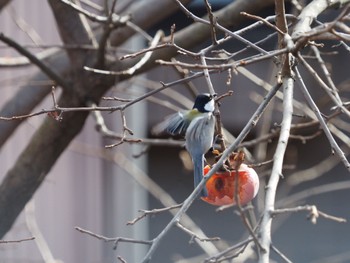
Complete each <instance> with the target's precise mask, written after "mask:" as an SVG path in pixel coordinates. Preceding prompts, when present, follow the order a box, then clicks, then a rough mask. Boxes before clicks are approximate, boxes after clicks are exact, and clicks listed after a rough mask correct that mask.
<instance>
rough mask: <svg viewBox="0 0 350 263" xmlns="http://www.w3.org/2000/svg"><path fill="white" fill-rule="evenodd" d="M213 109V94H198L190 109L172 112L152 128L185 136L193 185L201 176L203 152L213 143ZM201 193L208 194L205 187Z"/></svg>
mask: <svg viewBox="0 0 350 263" xmlns="http://www.w3.org/2000/svg"><path fill="white" fill-rule="evenodd" d="M214 109H215V102H214V96H213V95H210V94H207V93H204V94H199V95H198V96H197V97H196V99H195V102H194V105H193V108H192V110H189V111H186V112H178V113H176V114H173V115H171V116H169V117H168V118H167V119H166V120H165V121H163V122H162V123H160V124H158V125H157V126H156V127H155V128H154V129H153V133H154V134H160V133H163V132H166V133H168V134H170V135H173V136H175V135H180V136H185V139H186V144H185V145H186V149H187V151H188V152H189V153H190V155H191V158H192V162H193V169H194V186H195V187H196V186H197V185H198V184H199V183H200V182H201V180H202V178H203V167H204V154H206V153H207V151H208V150H209V149H210V148H211V147H212V145H213V139H214V132H215V116H214V115H213V112H214ZM201 195H202V197H205V196H207V195H208V193H207V190H206V188H205V187H204V188H203V190H202V192H201Z"/></svg>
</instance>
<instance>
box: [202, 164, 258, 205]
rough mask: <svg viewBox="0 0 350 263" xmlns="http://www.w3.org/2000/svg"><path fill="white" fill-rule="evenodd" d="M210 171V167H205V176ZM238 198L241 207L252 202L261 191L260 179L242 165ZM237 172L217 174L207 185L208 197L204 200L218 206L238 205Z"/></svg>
mask: <svg viewBox="0 0 350 263" xmlns="http://www.w3.org/2000/svg"><path fill="white" fill-rule="evenodd" d="M209 171H210V166H208V165H207V166H205V167H204V175H206V174H207V173H208V172H209ZM238 176H239V180H238V184H239V185H238V197H239V201H240V205H245V204H247V203H248V202H249V201H251V200H252V199H253V198H254V197H255V196H256V194H257V193H258V190H259V177H258V175H257V173H256V172H255V170H254V169H253V168H250V167H248V166H247V165H246V164H243V163H242V164H241V165H240V168H239V170H238ZM235 179H236V171H225V172H216V173H215V174H213V176H212V177H210V178H209V180H208V181H207V183H206V187H207V190H208V196H206V197H202V200H203V201H205V202H207V203H209V204H212V205H217V206H222V205H236V200H235V193H234V192H235Z"/></svg>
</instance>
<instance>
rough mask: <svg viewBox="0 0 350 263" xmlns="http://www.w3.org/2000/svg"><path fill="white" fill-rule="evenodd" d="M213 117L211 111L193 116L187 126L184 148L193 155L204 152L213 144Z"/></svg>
mask: <svg viewBox="0 0 350 263" xmlns="http://www.w3.org/2000/svg"><path fill="white" fill-rule="evenodd" d="M214 132H215V117H214V116H213V115H212V114H211V113H207V114H204V115H203V116H200V117H197V118H195V119H194V120H193V121H192V122H191V123H190V125H189V127H188V128H187V132H186V148H187V150H188V151H189V153H190V154H191V155H192V156H193V155H197V154H205V153H206V152H207V151H208V150H209V149H210V147H212V144H213V138H214Z"/></svg>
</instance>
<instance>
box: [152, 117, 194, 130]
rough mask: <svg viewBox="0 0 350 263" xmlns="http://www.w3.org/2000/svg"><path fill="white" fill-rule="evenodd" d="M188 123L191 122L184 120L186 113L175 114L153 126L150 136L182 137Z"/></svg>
mask: <svg viewBox="0 0 350 263" xmlns="http://www.w3.org/2000/svg"><path fill="white" fill-rule="evenodd" d="M190 122H191V120H190V119H188V118H186V113H182V112H177V113H175V114H173V115H170V116H168V117H167V118H166V119H165V120H164V121H162V122H161V123H159V124H157V125H156V126H154V127H153V129H152V134H154V135H159V134H164V133H167V134H170V135H173V136H177V135H180V136H184V135H185V133H186V130H187V127H188V126H189V124H190Z"/></svg>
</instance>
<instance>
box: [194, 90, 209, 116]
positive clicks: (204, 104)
mask: <svg viewBox="0 0 350 263" xmlns="http://www.w3.org/2000/svg"><path fill="white" fill-rule="evenodd" d="M193 109H197V110H198V111H199V112H213V111H214V98H213V96H212V95H210V94H208V93H203V94H199V95H198V96H197V97H196V100H195V101H194V105H193Z"/></svg>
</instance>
